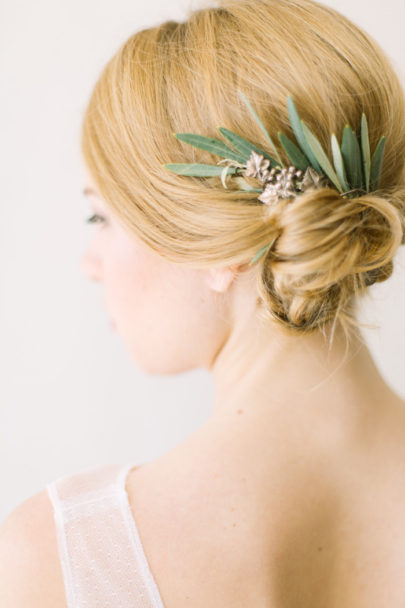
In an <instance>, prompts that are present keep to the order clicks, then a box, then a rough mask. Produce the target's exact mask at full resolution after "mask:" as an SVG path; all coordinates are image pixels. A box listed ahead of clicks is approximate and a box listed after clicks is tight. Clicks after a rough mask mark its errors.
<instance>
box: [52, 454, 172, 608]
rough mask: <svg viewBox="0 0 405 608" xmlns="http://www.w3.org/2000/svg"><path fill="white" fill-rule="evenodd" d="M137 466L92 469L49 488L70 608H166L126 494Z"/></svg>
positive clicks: (61, 479) (59, 480)
mask: <svg viewBox="0 0 405 608" xmlns="http://www.w3.org/2000/svg"><path fill="white" fill-rule="evenodd" d="M137 466H140V465H137ZM137 466H135V467H134V465H132V464H125V465H123V464H118V465H117V464H108V465H103V466H98V467H95V468H94V467H93V468H91V469H85V470H82V471H80V472H79V473H76V474H74V475H68V476H64V477H59V478H58V479H56V480H54V481H53V482H51V483H49V484H48V485H47V486H46V489H47V491H48V494H49V497H50V499H51V502H52V505H53V508H54V519H55V526H56V535H57V539H58V550H59V558H60V561H61V566H62V571H63V579H64V583H65V591H66V600H67V604H68V607H69V608H164V605H163V602H162V599H161V597H160V594H159V590H158V587H157V584H156V582H155V580H154V578H153V576H152V573H151V570H150V568H149V564H148V562H147V559H146V556H145V552H144V550H143V547H142V543H141V540H140V537H139V533H138V530H137V527H136V524H135V521H134V518H133V516H132V511H131V509H130V505H129V501H128V495H127V492H126V489H125V482H126V478H127V475H128V473H129V471H130V470H131V469H133V468H137Z"/></svg>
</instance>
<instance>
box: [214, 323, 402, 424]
mask: <svg viewBox="0 0 405 608" xmlns="http://www.w3.org/2000/svg"><path fill="white" fill-rule="evenodd" d="M211 371H212V374H213V380H214V407H213V412H212V417H211V422H215V421H220V420H224V421H225V423H229V422H230V420H231V419H233V418H235V415H236V414H240V413H242V412H243V413H246V414H247V416H248V419H249V420H256V421H260V424H262V425H264V426H265V427H266V426H267V428H268V424H267V423H270V424H271V423H274V422H276V421H285V422H288V420H291V422H294V421H295V422H296V421H297V418H299V417H300V416H301V415H302V417H303V419H305V420H306V421H307V422H309V423H310V424H311V422H312V421H313V422H318V421H321V420H325V418H326V420H327V421H328V422H329V426H331V428H337V427H336V424H335V422H336V419H338V420H341V422H342V423H344V422H347V421H349V420H350V421H353V420H354V419H355V420H358V417H359V416H360V415H361V412H362V408H366V407H367V408H368V409H369V408H370V405H372V404H373V403H375V404H377V403H378V402H379V400H381V398H383V396H384V395H385V397H387V394H388V393H389V392H390V389H389V387H388V386H387V385H386V383H385V382H384V381H383V379H382V377H381V375H380V373H379V371H378V369H377V368H376V366H375V363H374V361H373V359H372V357H371V355H370V352H369V350H368V348H367V346H366V344H365V342H364V340H363V338H362V336H361V334H360V333H359V331H358V330H355V331H354V332H353V335H352V336H351V339H350V341H349V343H347V342H346V340H345V337H344V333H343V330H341V329H340V330H336V332H335V334H334V337H333V340H332V341H331V342H329V340H328V334H327V333H325V334H323V333H322V332H321V331H315V332H313V333H311V334H306V335H293V334H291V335H288V334H286V333H284V332H280V330H279V329H278V328H277V326H276V324H275V323H273V322H269V321H265V322H263V321H262V320H261V319H260V318H259V317H258V316H257V315H255V316H251V317H249V319H248V321H246V322H245V323H243V324H241V326H239V327H238V329H237V330H235V331H233V333H232V334H231V335H230V336H229V338H228V340H227V341H226V343H225V345H224V346H223V348H222V349H221V350H220V351H219V352H218V354H217V356H216V358H215V361H214V362H213V365H212V368H211ZM391 394H392V392H391ZM363 413H364V409H363ZM244 419H245V421H246V420H247V419H246V418H244ZM332 419H333V424H332Z"/></svg>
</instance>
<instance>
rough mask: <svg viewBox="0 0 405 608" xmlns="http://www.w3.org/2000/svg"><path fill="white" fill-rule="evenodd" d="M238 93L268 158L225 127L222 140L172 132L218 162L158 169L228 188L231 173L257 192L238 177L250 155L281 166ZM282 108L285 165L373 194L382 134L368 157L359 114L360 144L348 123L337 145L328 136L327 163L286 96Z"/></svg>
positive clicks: (352, 191) (346, 191) (346, 189)
mask: <svg viewBox="0 0 405 608" xmlns="http://www.w3.org/2000/svg"><path fill="white" fill-rule="evenodd" d="M238 94H239V97H240V98H241V100H242V101H243V102H244V103H245V105H246V106H247V108H248V110H249V112H250V113H251V114H252V116H253V118H254V119H255V121H256V123H257V124H258V126H259V127H260V129H261V130H262V132H263V133H264V135H265V137H266V139H267V141H268V142H269V144H270V148H271V149H272V153H273V154H274V156H271V155H270V154H269V153H268V152H266V151H265V150H262V149H261V148H259V147H258V146H256V145H254V144H253V143H251V142H249V141H248V140H246V139H245V138H243V137H241V136H240V135H238V134H237V133H234V132H233V131H231V130H230V129H227V128H225V127H218V130H219V132H220V133H221V135H223V137H224V138H225V139H226V142H225V141H222V140H220V139H216V138H213V137H206V136H204V135H197V134H195V133H173V135H174V136H175V137H176V138H177V139H179V140H180V141H183V142H185V143H188V144H190V145H192V146H194V147H196V148H200V149H202V150H206V151H208V152H211V154H215V155H217V156H220V157H222V158H223V160H222V161H219V162H218V163H217V164H216V165H211V164H205V163H166V164H164V165H163V166H164V167H165V168H166V169H168V170H169V171H172V172H173V173H177V174H178V175H185V176H191V177H213V176H221V180H222V183H223V185H224V187H225V188H226V187H227V186H226V176H227V175H228V174H229V175H234V176H235V179H236V180H237V181H238V183H239V185H240V186H241V189H242V190H245V191H250V192H262V191H263V188H259V189H258V188H252V187H250V186H249V185H248V184H247V182H245V181H244V180H243V178H242V177H240V176H239V174H240V172H241V171H243V170H244V169H245V168H246V164H247V162H248V161H249V159H250V156H251V153H252V151H255V152H256V153H258V154H261V155H262V156H263V157H264V158H265V159H268V160H269V161H270V168H277V169H280V170H281V168H282V167H284V164H283V162H282V160H281V158H280V155H279V153H278V151H277V148H276V146H275V145H274V142H273V140H272V139H271V137H270V135H269V133H268V132H267V130H266V128H265V126H264V124H263V122H262V121H261V120H260V118H259V116H258V115H257V113H256V112H255V111H254V109H253V108H252V106H251V104H250V102H249V101H248V99H247V97H246V96H245V94H244V93H242V91H238ZM287 110H288V116H289V120H290V124H291V127H292V131H293V133H294V136H295V139H296V143H294V142H293V141H291V139H289V138H288V137H287V136H286V135H285V134H284V133H282V132H279V133H278V139H279V142H280V145H281V146H282V148H283V150H284V152H285V154H286V155H287V158H288V160H289V162H290V163H291V164H292V165H293V166H294V167H295V168H296V169H300V170H301V171H302V172H303V173H304V172H305V171H306V170H307V169H308V168H309V167H312V168H313V169H314V170H315V171H316V172H317V173H318V174H319V175H322V174H324V175H326V176H327V177H328V178H329V180H330V181H331V182H332V184H333V185H334V186H335V187H336V188H337V190H338V191H339V192H340V194H341V195H342V196H349V197H354V196H358V192H359V191H360V192H363V193H367V192H373V191H375V190H378V188H379V186H380V180H381V171H382V164H383V156H384V150H385V143H386V137H385V136H384V135H383V136H382V137H381V138H380V140H379V142H378V144H377V147H376V149H375V151H374V154H373V155H372V156H371V151H370V141H369V130H368V124H367V118H366V115H365V114H364V112H363V114H362V117H361V134H360V142H359V141H358V138H357V136H356V134H355V132H354V131H353V129H352V128H351V127H350V125H345V127H344V129H343V134H342V141H341V144H340V145H339V142H338V139H337V137H336V134H335V133H332V135H331V149H332V159H329V158H328V155H327V154H326V152H325V151H324V149H323V148H322V145H321V143H320V141H319V139H318V138H317V137H316V136H315V135H314V134H313V133H312V131H311V130H310V129H309V127H308V125H307V124H306V123H305V122H304V121H303V120H302V119H301V118H300V116H299V114H298V112H297V108H296V107H295V104H294V101H293V99H292V97H291V96H288V97H287ZM224 162H226V163H228V166H226V167H221V166H219V165H220V164H221V163H224ZM268 248H269V246H268V245H266V246H265V247H263V248H262V249H261V250H260V251H259V252H258V254H256V256H255V257H254V258H253V259H252V260H251V262H250V264H252V263H254V262H255V261H257V260H258V259H259V258H260V257H261V256H262V255H264V253H266V251H267V250H268Z"/></svg>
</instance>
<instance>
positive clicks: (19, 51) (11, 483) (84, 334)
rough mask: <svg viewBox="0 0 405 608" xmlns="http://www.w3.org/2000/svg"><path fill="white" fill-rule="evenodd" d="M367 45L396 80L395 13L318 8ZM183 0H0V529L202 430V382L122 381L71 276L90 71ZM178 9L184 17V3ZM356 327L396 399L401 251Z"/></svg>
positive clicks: (98, 305)
mask: <svg viewBox="0 0 405 608" xmlns="http://www.w3.org/2000/svg"><path fill="white" fill-rule="evenodd" d="M325 4H330V5H331V6H333V7H335V8H337V9H338V10H340V11H341V12H343V13H344V14H346V15H347V16H349V17H351V18H352V19H353V20H354V21H356V22H357V23H358V24H359V25H361V26H363V27H364V28H365V29H366V30H367V31H369V32H370V33H371V34H372V35H373V36H374V37H375V38H376V39H377V40H378V42H380V44H381V45H382V46H383V48H384V49H385V50H386V51H387V53H388V55H389V56H390V58H391V60H392V61H393V63H394V65H395V67H396V69H397V72H399V74H400V77H401V79H402V81H403V82H404V80H405V78H404V73H405V65H404V64H405V40H404V36H403V22H404V16H405V15H404V12H405V11H404V5H403V3H402V0H386V1H385V2H384V3H383V4H381V3H380V2H375V1H374V2H372V1H370V0H356V1H355V2H353V1H352V0H339V1H338V0H334V1H330V0H329V2H325ZM188 6H189V3H187V2H186V0H182V1H180V0H171V2H170V6H168V3H167V2H166V1H165V0H149V1H148V2H147V3H145V2H144V1H142V2H140V1H139V0H135V1H134V0H131V1H129V0H114V2H113V1H112V0H84V1H83V0H80V1H79V0H69V2H62V1H61V0H37V1H36V2H29V1H28V0H25V1H19V2H16V1H15V0H2V4H1V8H0V70H1V72H0V73H1V96H0V107H1V109H0V120H1V133H0V142H1V144H0V161H1V162H0V180H1V181H0V188H1V190H0V191H1V202H0V279H1V282H0V285H1V288H0V480H1V492H0V521H1V520H2V519H3V518H4V517H5V516H6V515H7V514H8V512H9V511H11V510H12V509H13V508H15V507H16V506H17V505H18V504H19V503H20V502H22V501H23V500H25V499H26V498H28V497H29V496H31V495H32V494H34V493H37V492H39V491H40V490H41V489H43V488H44V486H45V484H46V483H48V482H49V481H51V480H52V479H54V478H56V477H59V476H61V475H65V474H69V473H74V472H76V471H79V470H80V469H84V468H87V467H92V466H93V465H94V466H97V465H101V464H104V463H113V462H114V463H121V462H122V463H124V462H133V463H134V464H135V463H138V462H144V461H146V460H150V459H153V458H155V457H157V456H159V455H160V454H161V453H163V452H165V451H166V450H167V449H169V448H170V447H172V446H174V445H175V444H176V443H178V442H179V441H180V440H182V439H183V438H185V437H186V436H187V435H189V434H190V433H192V432H193V431H194V430H195V429H197V428H198V427H199V426H200V425H201V424H202V423H203V422H204V421H205V420H206V418H207V417H208V416H209V414H210V408H211V400H212V395H213V388H212V383H211V377H210V375H209V374H208V372H206V371H205V370H195V371H192V372H188V373H186V374H181V375H178V376H173V377H163V376H148V375H145V374H144V373H143V372H141V371H139V370H137V369H136V368H134V366H133V364H132V363H131V361H130V359H129V355H128V354H127V351H126V348H125V346H124V345H123V343H122V342H121V338H120V337H119V336H118V335H117V334H115V333H113V332H112V330H111V329H110V326H109V320H108V318H107V315H106V312H105V311H104V309H103V304H102V297H101V293H102V292H101V289H102V287H101V286H100V285H98V284H95V283H93V282H90V281H88V280H87V279H86V278H85V277H84V276H82V275H81V272H80V270H79V264H80V259H81V256H82V253H83V251H84V249H85V247H86V244H87V241H88V238H89V234H90V230H91V228H90V227H89V226H88V225H86V224H85V222H84V220H85V218H86V217H87V216H88V215H89V214H90V207H89V205H88V203H86V201H85V200H84V198H83V196H82V189H83V178H84V176H83V168H82V164H81V163H82V161H81V156H80V150H79V135H80V124H81V119H82V116H83V113H84V110H85V107H86V103H87V100H88V98H89V95H90V92H91V89H92V87H93V85H94V83H95V81H96V79H97V77H98V75H99V73H100V71H101V69H102V68H103V66H104V65H105V63H106V62H107V61H108V60H109V59H110V57H111V56H112V55H113V54H114V53H115V51H116V50H117V48H118V46H119V45H121V43H122V42H124V40H126V39H127V38H128V37H129V36H130V35H131V34H132V33H134V32H135V31H136V30H138V29H141V28H144V27H150V26H153V25H157V24H158V23H159V22H161V21H163V20H166V19H176V20H184V19H185V17H186V12H187V8H188ZM190 6H192V7H194V8H198V6H199V3H198V2H193V3H192V4H190ZM403 249H405V248H402V249H401V251H400V254H399V255H398V256H397V258H396V260H397V262H396V270H395V273H394V275H393V277H391V279H389V281H387V282H386V283H384V284H382V285H375V286H373V288H372V291H371V297H370V298H369V299H368V300H366V301H365V302H364V304H363V305H362V313H361V320H362V321H363V322H367V323H372V324H377V325H378V326H380V329H378V330H364V335H365V337H366V340H367V342H368V343H369V345H370V348H371V350H372V352H373V355H374V357H375V359H376V361H377V364H378V365H379V367H380V369H381V371H382V373H383V375H384V376H385V378H386V379H387V381H388V382H389V383H390V384H391V386H392V387H393V388H394V389H395V390H396V391H397V392H398V393H399V394H401V395H402V396H404V397H405V373H404V372H405V365H404V359H405V315H404V312H403V311H404V305H405V288H404V284H405V281H404V279H405V251H403Z"/></svg>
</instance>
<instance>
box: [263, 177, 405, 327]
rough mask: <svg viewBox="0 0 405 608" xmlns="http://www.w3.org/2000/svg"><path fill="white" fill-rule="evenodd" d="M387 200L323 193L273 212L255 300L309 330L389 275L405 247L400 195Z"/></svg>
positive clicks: (283, 202)
mask: <svg viewBox="0 0 405 608" xmlns="http://www.w3.org/2000/svg"><path fill="white" fill-rule="evenodd" d="M391 194H392V197H391V199H390V200H387V199H386V198H383V197H382V196H378V195H375V194H367V195H363V196H361V197H358V198H345V197H342V196H341V195H340V194H339V193H338V191H337V190H334V189H331V188H325V189H318V190H311V191H308V192H307V193H305V194H302V195H300V196H299V197H297V198H296V199H295V200H294V201H293V203H292V204H291V201H288V200H280V201H279V202H278V203H277V205H274V207H273V208H271V210H270V216H271V217H270V219H271V222H272V223H273V225H274V224H276V225H277V226H278V229H279V236H278V238H277V239H276V240H275V242H274V243H273V247H272V248H271V249H270V251H269V252H268V254H267V256H266V259H265V261H264V263H263V266H262V289H261V296H262V298H263V299H264V300H265V301H267V302H268V304H269V308H270V311H271V313H272V314H274V315H275V316H276V317H277V319H278V320H281V321H282V322H283V324H284V325H287V326H288V327H291V328H298V329H308V330H309V329H314V327H315V326H316V325H318V326H321V325H323V324H324V323H326V322H328V321H330V320H332V319H333V318H334V317H335V315H336V312H337V311H338V310H339V309H344V307H345V306H346V305H347V304H348V302H349V301H350V300H351V299H352V297H353V296H354V295H360V294H361V293H362V292H364V290H365V289H366V288H367V287H368V286H370V285H372V284H374V283H376V282H381V281H384V280H386V279H387V278H388V277H389V276H390V275H391V273H392V270H393V257H394V255H395V252H396V251H397V249H398V247H399V245H400V244H401V243H403V242H404V225H403V214H402V215H401V213H400V210H401V205H402V208H403V205H404V201H405V188H402V187H401V188H399V189H397V191H396V192H395V190H393V191H392V193H391Z"/></svg>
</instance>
